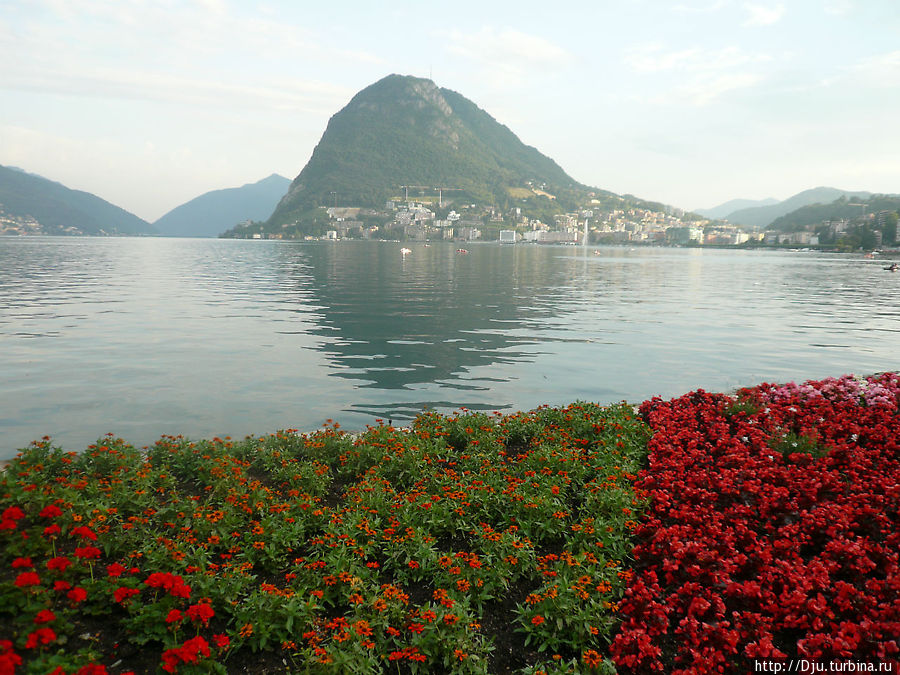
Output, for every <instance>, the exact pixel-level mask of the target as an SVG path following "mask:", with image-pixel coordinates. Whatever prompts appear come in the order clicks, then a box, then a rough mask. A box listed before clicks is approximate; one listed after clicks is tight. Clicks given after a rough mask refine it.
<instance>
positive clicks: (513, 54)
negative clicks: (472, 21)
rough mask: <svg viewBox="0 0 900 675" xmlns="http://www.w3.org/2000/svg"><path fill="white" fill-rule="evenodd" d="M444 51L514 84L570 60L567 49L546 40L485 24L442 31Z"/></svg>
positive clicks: (556, 67)
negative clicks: (466, 29) (475, 29)
mask: <svg viewBox="0 0 900 675" xmlns="http://www.w3.org/2000/svg"><path fill="white" fill-rule="evenodd" d="M444 37H445V38H446V39H447V41H448V44H447V50H448V51H449V52H450V53H451V54H455V55H457V56H462V57H463V58H465V59H468V60H470V61H473V62H475V63H476V64H478V65H479V66H481V67H482V68H483V69H485V70H486V72H487V74H488V75H489V76H490V77H491V78H492V79H495V80H497V81H504V82H507V83H512V84H518V83H520V82H522V81H524V80H526V79H527V78H528V76H529V73H531V72H533V71H546V70H556V69H558V68H563V67H566V66H567V65H569V64H570V63H572V62H573V61H574V57H573V56H572V54H571V53H569V52H568V51H567V50H565V49H563V48H562V47H560V46H558V45H555V44H553V43H552V42H550V41H549V40H547V39H545V38H542V37H539V36H536V35H529V34H528V33H522V32H521V31H518V30H515V29H513V28H503V29H500V30H498V29H495V28H492V27H485V28H482V29H481V30H479V31H478V32H471V33H463V32H462V31H458V30H455V31H452V32H450V33H446V34H444Z"/></svg>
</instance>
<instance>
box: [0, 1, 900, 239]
mask: <svg viewBox="0 0 900 675" xmlns="http://www.w3.org/2000/svg"><path fill="white" fill-rule="evenodd" d="M0 53H2V54H3V58H2V63H0V96H2V105H0V164H2V165H4V166H16V167H19V168H22V169H24V170H26V171H29V172H32V173H36V174H39V175H42V176H44V177H46V178H50V179H52V180H56V181H59V182H61V183H63V184H64V185H66V186H68V187H71V188H74V189H80V190H86V191H88V192H92V193H94V194H96V195H98V196H99V197H102V198H103V199H106V200H107V201H110V202H112V203H114V204H116V205H118V206H121V207H122V208H125V209H126V210H128V211H131V212H132V213H135V214H136V215H138V216H140V217H142V218H144V219H146V220H148V221H150V222H153V221H155V220H156V219H158V218H159V217H161V216H162V215H164V214H165V213H167V212H168V211H169V210H171V209H172V208H175V207H176V206H178V205H180V204H182V203H184V202H186V201H188V200H190V199H192V198H194V197H196V196H198V195H200V194H203V193H205V192H208V191H210V190H217V189H222V188H228V187H236V186H240V185H243V184H246V183H252V182H256V181H258V180H260V179H262V178H265V177H266V176H268V175H270V174H272V173H278V174H281V175H283V176H286V177H288V178H294V177H295V176H296V175H297V174H298V173H299V172H300V170H301V169H302V168H303V166H304V165H305V164H306V162H307V161H308V159H309V157H310V155H311V154H312V151H313V149H314V148H315V146H316V143H317V142H318V141H319V139H320V138H321V136H322V134H323V132H324V131H325V127H326V125H327V123H328V119H329V118H330V117H331V115H333V114H335V113H336V112H337V111H338V110H340V109H341V108H342V107H344V106H345V105H346V104H347V102H348V101H349V100H350V98H351V97H352V96H353V95H354V94H355V93H356V92H357V91H359V90H361V89H363V88H365V87H366V86H368V85H370V84H372V83H373V82H376V81H377V80H379V79H381V78H382V77H384V76H386V75H389V74H391V73H399V74H403V75H415V76H419V77H430V78H431V79H433V80H434V81H435V82H436V83H437V85H438V86H441V87H446V88H448V89H452V90H454V91H457V92H459V93H460V94H462V95H463V96H465V97H467V98H469V99H471V100H472V101H474V102H475V103H476V104H477V105H478V106H479V107H481V108H483V109H484V110H486V111H487V112H488V113H489V114H491V115H492V116H493V117H494V118H495V119H497V120H498V121H499V122H501V123H503V124H505V125H507V126H508V127H509V128H510V129H511V130H512V131H513V132H514V133H515V134H516V135H517V136H518V137H519V138H520V139H521V140H522V141H523V142H524V143H526V144H528V145H532V146H534V147H536V148H537V149H538V150H540V151H541V152H543V153H544V154H546V155H548V156H550V157H552V158H553V159H554V160H556V162H557V163H559V164H560V166H562V167H563V169H565V170H566V172H567V173H568V174H569V175H570V176H572V177H573V178H574V179H576V180H577V181H579V182H581V183H585V184H587V185H592V186H595V187H599V188H602V189H606V190H611V191H613V192H617V193H619V194H626V193H627V194H633V195H635V196H638V197H641V198H644V199H650V200H655V201H661V202H664V203H667V204H671V205H673V206H676V207H680V208H685V209H694V208H708V207H712V206H715V205H718V204H720V203H722V202H725V201H728V200H730V199H735V198H747V199H764V198H776V199H785V198H787V197H789V196H791V195H793V194H795V193H797V192H800V191H801V190H804V189H808V188H812V187H817V186H823V185H827V186H831V187H837V188H841V189H846V190H868V191H871V192H900V2H898V0H782V1H780V2H779V1H774V0H753V1H747V2H745V1H743V0H590V1H586V2H567V1H566V0H559V1H557V2H546V1H545V2H532V1H531V0H518V1H516V2H505V1H503V0H500V1H492V2H483V1H481V2H472V1H469V0H457V1H456V2H453V3H422V2H415V1H411V2H401V1H392V0H386V1H385V2H381V3H373V2H348V1H342V0H332V1H331V2H316V3H312V2H308V1H307V0H301V1H296V0H294V1H291V0H268V1H260V2H254V1H252V0H242V1H238V0H155V1H154V0H0Z"/></svg>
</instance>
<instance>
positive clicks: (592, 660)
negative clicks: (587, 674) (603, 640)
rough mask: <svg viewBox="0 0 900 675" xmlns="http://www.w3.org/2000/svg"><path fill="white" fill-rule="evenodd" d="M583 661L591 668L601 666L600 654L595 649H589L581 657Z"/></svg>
mask: <svg viewBox="0 0 900 675" xmlns="http://www.w3.org/2000/svg"><path fill="white" fill-rule="evenodd" d="M581 660H582V661H584V662H585V664H586V665H587V666H588V667H589V668H596V667H597V666H599V665H600V654H599V653H597V652H596V651H595V650H593V649H588V650H587V651H586V652H584V653H583V654H582V655H581Z"/></svg>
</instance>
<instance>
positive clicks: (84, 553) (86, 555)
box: [72, 546, 102, 560]
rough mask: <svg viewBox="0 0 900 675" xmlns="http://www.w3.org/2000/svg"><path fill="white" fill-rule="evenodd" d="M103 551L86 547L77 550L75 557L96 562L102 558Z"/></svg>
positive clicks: (93, 547) (94, 547)
mask: <svg viewBox="0 0 900 675" xmlns="http://www.w3.org/2000/svg"><path fill="white" fill-rule="evenodd" d="M101 553H102V551H101V550H100V549H99V548H97V547H96V546H84V547H83V548H76V549H75V553H73V554H72V555H74V556H75V557H76V558H82V559H84V560H96V559H97V558H99V557H100V554H101Z"/></svg>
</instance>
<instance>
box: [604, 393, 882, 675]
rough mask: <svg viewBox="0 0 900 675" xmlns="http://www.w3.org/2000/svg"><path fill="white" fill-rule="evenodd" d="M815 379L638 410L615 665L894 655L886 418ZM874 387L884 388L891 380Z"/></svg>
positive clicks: (661, 666) (649, 667) (738, 667)
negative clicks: (641, 493) (643, 433)
mask: <svg viewBox="0 0 900 675" xmlns="http://www.w3.org/2000/svg"><path fill="white" fill-rule="evenodd" d="M820 384H821V383H815V382H811V383H807V384H806V385H805V386H804V387H802V388H801V387H796V386H795V387H794V388H785V387H782V388H778V389H777V391H778V396H774V395H772V394H773V392H774V391H776V388H774V387H772V386H769V385H761V386H760V387H758V388H756V389H752V390H743V391H742V392H740V394H739V396H740V400H739V401H734V400H733V399H731V398H729V397H727V396H724V395H711V394H707V393H706V392H703V391H697V392H694V393H692V394H688V395H686V396H683V397H681V398H678V399H675V400H672V401H669V402H663V401H661V400H659V399H653V400H652V401H648V402H646V403H644V404H643V405H642V406H641V412H642V414H643V415H644V417H645V419H646V420H647V421H648V422H649V423H650V425H651V426H652V428H653V430H654V436H653V439H652V440H651V442H650V445H649V450H650V458H649V462H650V464H649V469H648V470H647V471H645V472H643V473H642V474H641V478H640V480H639V482H638V484H637V487H638V488H640V489H643V490H646V491H647V493H648V495H649V496H650V497H651V498H652V503H651V506H650V508H649V510H648V512H647V514H646V517H645V521H644V523H643V524H642V526H641V527H640V528H639V529H638V531H637V533H636V534H637V537H638V542H639V543H638V545H637V547H636V548H635V550H634V556H635V559H636V562H635V574H634V577H633V578H632V581H631V583H630V586H629V588H628V590H627V592H626V595H625V598H624V599H623V601H622V603H621V612H622V615H623V617H624V620H623V624H622V627H621V631H620V633H619V634H618V635H617V636H616V638H615V641H614V643H613V645H612V650H611V651H612V655H613V657H614V660H615V662H616V666H617V668H618V669H619V672H621V673H637V672H640V673H644V672H660V671H666V672H671V673H688V672H690V673H708V672H721V673H745V672H753V669H754V665H753V663H754V662H753V660H754V659H786V658H805V659H811V660H817V661H829V660H834V659H854V660H857V661H866V660H868V661H870V662H875V661H878V662H885V661H888V662H891V663H894V664H896V663H897V658H898V655H900V645H898V640H897V636H898V635H900V604H898V603H897V598H898V597H900V528H898V523H900V512H898V510H900V488H898V485H900V456H898V441H900V416H898V415H897V412H896V406H893V407H892V406H890V405H882V404H879V405H871V404H868V403H867V400H866V399H865V398H864V397H860V396H854V397H846V396H838V395H834V396H829V395H816V396H811V395H810V394H809V392H810V391H811V390H816V391H820V392H821V391H824V392H825V393H826V394H827V393H828V391H830V390H829V388H827V387H825V386H817V385H820ZM876 385H877V387H878V392H879V394H878V395H879V400H881V399H882V398H884V399H885V400H889V399H890V395H891V392H892V395H893V396H894V397H895V400H900V387H898V386H897V385H898V382H897V380H896V378H892V377H885V378H884V379H883V381H879V382H875V383H870V386H869V389H873V388H874V387H875V386H876ZM833 388H834V387H833V386H832V389H833ZM792 391H793V392H795V394H794V395H791V392H792ZM885 392H887V393H885ZM885 397H886V398H885ZM764 406H768V407H764ZM894 667H895V668H896V665H895V666H894Z"/></svg>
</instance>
